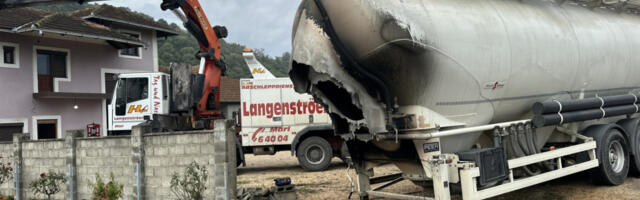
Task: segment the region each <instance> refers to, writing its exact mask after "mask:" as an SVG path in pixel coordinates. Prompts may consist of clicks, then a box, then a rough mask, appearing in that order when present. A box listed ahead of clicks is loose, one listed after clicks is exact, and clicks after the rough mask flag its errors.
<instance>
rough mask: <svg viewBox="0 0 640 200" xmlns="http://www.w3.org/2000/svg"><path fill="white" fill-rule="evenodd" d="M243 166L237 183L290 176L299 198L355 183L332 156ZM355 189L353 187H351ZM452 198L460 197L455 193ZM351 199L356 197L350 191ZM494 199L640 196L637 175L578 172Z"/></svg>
mask: <svg viewBox="0 0 640 200" xmlns="http://www.w3.org/2000/svg"><path fill="white" fill-rule="evenodd" d="M246 160H247V161H246V162H247V166H246V167H240V168H238V187H239V188H241V187H265V188H266V187H270V186H273V179H274V178H279V177H290V178H291V180H292V182H293V184H295V185H296V193H297V195H298V199H347V197H348V196H349V192H350V191H351V187H350V185H351V184H350V181H349V179H348V178H347V174H348V175H349V176H351V178H352V179H353V180H354V183H355V177H356V176H355V171H354V170H349V171H347V167H346V165H345V164H343V163H342V161H340V159H337V158H334V159H333V161H332V163H331V166H330V167H329V169H328V170H326V171H322V172H306V171H304V170H302V168H300V167H299V166H298V160H297V159H296V158H295V157H293V156H291V153H290V152H279V153H277V154H276V155H275V156H253V155H246ZM374 171H375V175H376V176H379V175H386V174H392V173H397V172H399V170H398V169H397V168H396V167H395V166H393V165H384V166H380V167H377V168H375V170H374ZM354 190H355V188H354ZM383 191H387V192H394V193H403V194H412V195H420V194H422V193H423V192H422V189H421V188H420V187H418V186H415V185H414V184H413V183H411V182H410V181H402V182H399V183H398V184H395V185H393V186H391V187H388V188H385V189H384V190H383ZM453 198H454V199H462V198H461V197H460V196H454V197H453ZM351 199H358V195H357V194H353V196H352V197H351ZM494 199H545V200H548V199H549V200H550V199H581V200H582V199H593V200H596V199H597V200H599V199H640V179H638V178H628V179H627V181H626V182H625V184H624V185H621V186H617V187H611V186H602V185H596V184H593V183H592V182H591V179H590V178H589V174H587V173H579V174H575V175H572V176H569V177H565V178H561V179H557V180H553V181H550V182H547V183H542V184H540V185H537V186H533V187H529V188H524V189H521V190H518V191H515V192H512V193H508V194H505V195H501V196H498V197H495V198H494Z"/></svg>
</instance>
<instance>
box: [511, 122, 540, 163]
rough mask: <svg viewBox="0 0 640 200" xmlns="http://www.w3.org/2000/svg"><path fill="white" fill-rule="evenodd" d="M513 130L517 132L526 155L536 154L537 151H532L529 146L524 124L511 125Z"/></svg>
mask: <svg viewBox="0 0 640 200" xmlns="http://www.w3.org/2000/svg"><path fill="white" fill-rule="evenodd" d="M511 131H513V132H514V133H516V138H517V139H518V144H519V145H520V149H522V152H523V153H524V155H526V156H530V155H532V154H535V151H531V150H530V148H529V144H527V138H526V135H525V133H524V125H522V124H518V125H516V126H515V127H514V126H511Z"/></svg>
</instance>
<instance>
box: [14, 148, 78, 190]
mask: <svg viewBox="0 0 640 200" xmlns="http://www.w3.org/2000/svg"><path fill="white" fill-rule="evenodd" d="M66 153H67V152H66V149H65V148H64V140H58V139H56V140H38V141H24V142H23V143H22V177H21V179H22V182H23V186H24V189H23V192H22V194H23V197H25V199H43V198H46V197H45V196H42V195H40V196H35V195H34V194H33V192H31V188H30V187H29V184H30V183H31V182H33V181H35V180H37V179H39V178H40V174H42V173H49V171H54V172H58V173H64V174H66V173H67V171H68V170H67V167H66V165H65V156H66ZM61 190H62V191H65V190H67V187H66V186H61ZM52 198H54V199H68V196H67V194H65V193H62V192H60V193H58V194H55V195H54V196H53V197H52Z"/></svg>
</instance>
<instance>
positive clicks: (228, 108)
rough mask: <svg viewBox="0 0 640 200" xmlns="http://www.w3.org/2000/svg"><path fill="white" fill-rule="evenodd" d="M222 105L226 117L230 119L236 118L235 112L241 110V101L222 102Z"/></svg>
mask: <svg viewBox="0 0 640 200" xmlns="http://www.w3.org/2000/svg"><path fill="white" fill-rule="evenodd" d="M221 107H222V109H221V110H222V114H223V115H224V118H225V119H228V120H235V119H234V118H233V112H240V103H221Z"/></svg>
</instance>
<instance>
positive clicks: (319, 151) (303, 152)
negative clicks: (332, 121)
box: [296, 136, 333, 171]
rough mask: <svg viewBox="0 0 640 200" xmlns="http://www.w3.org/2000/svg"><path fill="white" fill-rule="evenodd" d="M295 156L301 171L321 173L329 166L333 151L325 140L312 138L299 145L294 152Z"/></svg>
mask: <svg viewBox="0 0 640 200" xmlns="http://www.w3.org/2000/svg"><path fill="white" fill-rule="evenodd" d="M296 156H297V157H298V163H300V166H302V168H303V169H305V170H307V171H322V170H325V169H327V167H329V164H331V158H332V157H333V150H332V149H331V144H329V142H328V141H327V140H325V139H324V138H321V137H317V136H313V137H309V138H307V139H305V140H304V141H302V143H300V146H298V148H297V150H296Z"/></svg>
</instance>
